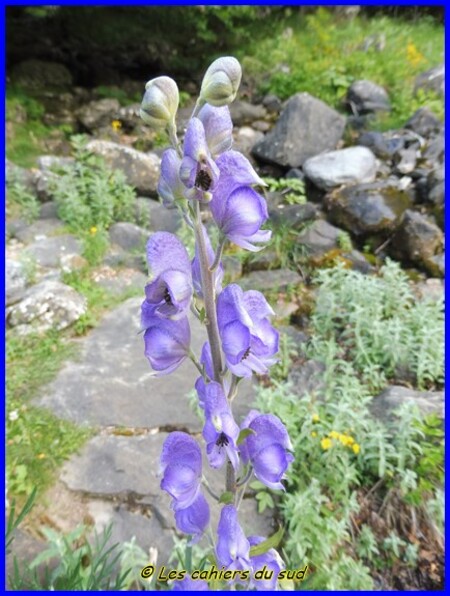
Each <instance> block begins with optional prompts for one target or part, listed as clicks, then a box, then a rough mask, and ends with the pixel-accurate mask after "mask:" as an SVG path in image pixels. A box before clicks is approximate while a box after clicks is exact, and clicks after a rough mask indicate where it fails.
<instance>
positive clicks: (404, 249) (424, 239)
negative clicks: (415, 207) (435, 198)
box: [389, 209, 444, 273]
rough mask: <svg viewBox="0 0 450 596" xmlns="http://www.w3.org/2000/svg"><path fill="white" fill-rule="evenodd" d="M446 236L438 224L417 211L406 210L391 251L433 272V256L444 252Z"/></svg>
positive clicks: (394, 254)
mask: <svg viewBox="0 0 450 596" xmlns="http://www.w3.org/2000/svg"><path fill="white" fill-rule="evenodd" d="M443 242H444V236H443V234H442V232H441V230H440V228H438V226H437V225H436V224H434V223H432V222H431V221H429V220H428V219H427V218H426V217H425V216H424V215H422V214H421V213H418V212H417V211H411V210H409V209H408V210H406V211H405V213H404V215H403V218H402V220H401V223H400V225H399V227H398V229H397V231H396V232H395V234H394V236H393V238H392V241H391V244H390V247H389V252H390V253H391V254H392V256H393V257H394V258H397V259H399V260H402V261H406V262H411V263H415V264H417V265H419V266H422V267H424V268H425V269H427V270H429V271H430V272H431V273H432V272H433V270H434V268H435V267H434V263H433V262H431V263H430V262H429V261H430V259H431V258H432V257H434V256H435V255H436V254H439V253H440V252H442V247H443Z"/></svg>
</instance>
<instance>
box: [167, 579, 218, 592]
mask: <svg viewBox="0 0 450 596" xmlns="http://www.w3.org/2000/svg"><path fill="white" fill-rule="evenodd" d="M181 591H183V592H209V587H208V583H207V582H206V581H205V580H204V579H192V578H191V577H190V576H187V577H185V578H184V579H182V580H177V581H174V582H173V584H172V592H181Z"/></svg>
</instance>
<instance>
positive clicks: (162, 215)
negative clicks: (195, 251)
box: [136, 198, 183, 234]
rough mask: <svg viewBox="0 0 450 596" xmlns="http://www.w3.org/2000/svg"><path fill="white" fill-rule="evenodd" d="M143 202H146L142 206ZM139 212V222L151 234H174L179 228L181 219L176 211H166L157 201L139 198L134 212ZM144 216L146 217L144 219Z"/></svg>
mask: <svg viewBox="0 0 450 596" xmlns="http://www.w3.org/2000/svg"><path fill="white" fill-rule="evenodd" d="M144 201H147V202H146V203H145V204H144ZM138 210H139V221H140V222H145V223H141V225H143V226H144V227H147V228H148V229H149V230H151V231H152V232H172V234H175V233H176V232H177V231H178V230H179V229H180V227H181V224H182V222H183V217H182V215H181V213H180V212H179V211H178V209H167V207H164V205H163V204H162V203H160V202H159V201H154V200H153V199H144V198H139V199H138V200H137V202H136V211H138ZM144 214H146V217H145V219H144Z"/></svg>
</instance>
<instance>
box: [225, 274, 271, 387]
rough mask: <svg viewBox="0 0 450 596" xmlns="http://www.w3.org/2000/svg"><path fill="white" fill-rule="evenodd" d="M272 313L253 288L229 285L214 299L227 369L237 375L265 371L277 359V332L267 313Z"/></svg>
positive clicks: (245, 375) (248, 375)
mask: <svg viewBox="0 0 450 596" xmlns="http://www.w3.org/2000/svg"><path fill="white" fill-rule="evenodd" d="M273 314H274V312H273V310H272V309H271V307H270V306H269V304H268V302H267V300H266V299H265V298H264V296H263V295H262V294H261V292H257V291H256V290H249V291H248V292H244V291H243V290H242V288H240V287H239V286H238V285H237V284H230V285H229V286H227V287H226V288H225V289H224V290H223V291H222V292H221V293H220V295H219V297H218V299H217V319H218V324H219V332H220V337H221V339H222V347H223V351H224V353H225V358H226V361H227V365H228V368H229V369H230V370H231V372H232V373H233V374H235V375H236V376H238V377H250V376H251V375H252V372H253V371H254V372H256V373H259V374H265V373H267V372H268V367H269V366H271V365H272V364H274V363H275V362H276V358H274V355H275V354H276V353H277V352H278V332H277V331H276V330H275V329H274V328H273V327H272V325H271V324H270V322H269V320H268V316H270V315H273Z"/></svg>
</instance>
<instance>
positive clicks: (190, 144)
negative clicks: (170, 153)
mask: <svg viewBox="0 0 450 596" xmlns="http://www.w3.org/2000/svg"><path fill="white" fill-rule="evenodd" d="M208 154H209V150H208V145H207V143H206V134H205V129H204V127H203V124H202V122H201V121H200V120H199V119H198V118H191V119H190V121H189V125H188V128H187V130H186V135H185V137H184V155H185V156H188V157H190V158H191V159H192V160H193V161H195V162H198V161H200V159H201V158H205V157H206V156H207V155H208Z"/></svg>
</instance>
